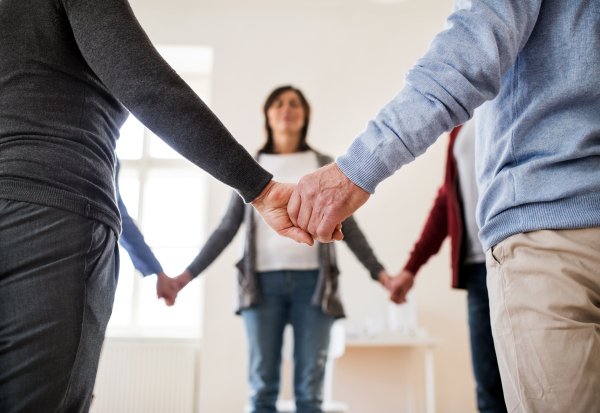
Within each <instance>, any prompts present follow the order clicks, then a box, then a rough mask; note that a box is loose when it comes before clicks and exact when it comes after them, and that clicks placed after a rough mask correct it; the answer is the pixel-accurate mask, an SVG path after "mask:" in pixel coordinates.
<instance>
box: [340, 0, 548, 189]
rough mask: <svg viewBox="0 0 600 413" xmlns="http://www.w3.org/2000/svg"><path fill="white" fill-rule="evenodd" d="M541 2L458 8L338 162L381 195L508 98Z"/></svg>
mask: <svg viewBox="0 0 600 413" xmlns="http://www.w3.org/2000/svg"><path fill="white" fill-rule="evenodd" d="M540 5H541V0H471V1H462V0H457V1H456V3H455V6H454V8H455V10H454V12H453V13H452V15H450V17H449V18H448V19H447V21H446V24H445V27H446V30H444V31H443V32H441V33H439V34H438V35H437V36H436V37H435V38H434V39H433V41H432V43H431V45H430V47H429V50H428V51H427V53H426V54H425V56H424V57H423V58H421V59H419V60H417V61H416V62H415V64H414V66H413V67H412V69H411V70H409V71H408V72H407V73H406V75H405V79H404V80H405V87H404V88H403V89H402V90H401V91H400V93H398V95H396V97H395V98H394V99H393V100H392V101H391V102H390V103H388V104H387V105H385V106H384V107H383V108H382V109H381V111H380V112H379V114H378V115H377V117H376V118H375V119H373V120H371V121H369V122H368V124H367V128H366V130H365V131H364V132H363V133H362V134H361V135H359V136H358V137H357V138H356V139H355V140H354V142H353V143H352V145H351V146H350V147H349V148H348V151H347V152H346V154H345V155H343V156H341V157H339V158H338V159H337V164H338V166H339V167H340V169H341V170H342V172H343V173H344V174H345V175H346V176H347V177H348V178H350V180H351V181H352V182H354V183H355V184H357V185H358V186H359V187H361V188H363V189H365V190H366V191H367V192H369V193H374V191H375V187H376V186H377V184H379V183H380V182H381V181H383V180H384V179H386V178H387V177H389V176H391V175H392V174H393V173H394V172H395V171H397V170H398V169H400V168H401V167H402V166H403V165H405V164H407V163H409V162H412V161H413V160H414V159H415V158H416V157H417V156H419V155H421V154H423V153H424V152H425V150H426V149H427V148H428V147H429V146H430V145H432V144H433V143H434V142H435V141H436V140H437V138H438V137H439V136H440V135H441V134H442V133H443V132H446V131H450V130H451V129H452V128H454V127H455V126H457V125H460V124H463V123H465V122H466V121H467V120H468V119H470V118H471V117H472V116H473V111H474V110H475V108H477V107H478V106H480V105H482V104H483V103H484V102H486V101H488V100H492V99H494V98H495V97H496V95H497V94H498V93H499V91H500V86H501V79H502V77H503V76H504V74H506V72H508V70H509V69H510V68H511V67H512V66H513V64H514V62H515V60H516V57H517V54H518V53H519V52H520V51H521V50H522V48H523V47H524V46H525V44H526V42H527V40H528V39H529V36H530V34H531V32H532V30H533V28H534V26H535V23H536V21H537V17H538V13H539V9H540Z"/></svg>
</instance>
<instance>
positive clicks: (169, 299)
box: [156, 271, 179, 306]
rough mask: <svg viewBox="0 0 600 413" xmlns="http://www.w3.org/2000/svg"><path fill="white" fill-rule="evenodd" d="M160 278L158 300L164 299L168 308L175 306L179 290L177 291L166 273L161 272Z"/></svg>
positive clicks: (157, 280) (157, 287)
mask: <svg viewBox="0 0 600 413" xmlns="http://www.w3.org/2000/svg"><path fill="white" fill-rule="evenodd" d="M157 275H158V278H157V279H156V295H157V296H158V298H164V299H165V303H166V304H167V305H168V306H172V305H173V304H175V298H176V297H177V292H178V291H179V290H177V289H176V287H175V284H174V283H173V279H172V278H170V277H169V276H168V275H167V274H165V273H164V272H162V271H161V272H159V273H158V274H157Z"/></svg>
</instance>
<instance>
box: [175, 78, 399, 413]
mask: <svg viewBox="0 0 600 413" xmlns="http://www.w3.org/2000/svg"><path fill="white" fill-rule="evenodd" d="M263 112H264V116H265V130H266V134H267V141H266V143H265V144H264V146H263V147H262V149H261V150H260V151H259V153H258V156H257V159H258V162H259V164H260V165H261V166H262V167H263V168H265V169H266V170H267V171H269V172H271V173H272V174H274V176H275V179H283V180H285V181H286V182H297V181H298V180H299V179H300V178H301V177H302V176H303V175H305V174H306V173H309V172H312V171H314V170H315V169H317V168H319V167H321V166H324V165H326V164H328V163H331V162H332V161H333V160H332V158H331V157H329V156H327V155H323V154H321V153H319V152H317V151H315V150H313V149H311V147H310V146H309V145H308V144H307V142H306V137H307V131H308V125H309V120H310V106H309V104H308V102H307V100H306V99H305V97H304V95H303V94H302V92H301V91H300V90H298V89H295V88H293V87H292V86H283V87H279V88H277V89H275V90H274V91H273V92H271V94H270V95H269V97H268V98H267V100H266V102H265V104H264V108H263ZM242 223H244V224H245V229H246V235H245V245H244V255H243V258H242V259H241V260H240V261H239V262H238V263H237V268H238V269H239V278H238V279H239V289H238V303H237V311H236V312H237V314H240V315H241V316H242V317H243V319H244V324H245V326H246V333H247V337H248V347H249V357H250V363H249V368H250V372H249V383H250V401H251V407H252V410H251V411H252V412H253V413H267V412H276V411H277V410H276V401H277V397H278V395H279V384H280V367H281V349H282V345H283V332H284V328H285V326H286V324H288V323H290V324H291V325H292V327H293V331H294V396H295V401H296V409H297V410H296V411H297V412H298V413H317V412H321V403H322V394H321V393H322V387H323V379H324V374H325V361H326V358H327V350H328V346H329V334H330V329H331V326H332V324H333V322H334V320H336V319H337V318H341V317H344V315H345V314H344V309H343V306H342V303H341V301H340V298H339V295H338V275H339V270H338V267H337V265H336V256H335V248H334V245H333V244H332V243H329V244H320V243H318V244H317V245H318V246H316V247H310V246H307V245H303V244H298V243H295V242H293V241H291V240H288V239H283V238H281V237H278V236H277V234H275V233H274V232H273V231H272V230H271V229H270V228H269V227H268V226H267V225H266V224H265V223H264V221H263V220H262V219H261V218H260V216H258V215H256V214H255V213H254V211H253V210H252V208H249V207H248V206H246V205H244V203H243V201H242V200H241V199H240V198H239V196H237V195H236V194H232V198H231V201H230V203H229V206H228V209H227V211H226V213H225V216H224V217H223V220H222V221H221V223H220V225H219V226H218V227H217V228H216V229H215V231H214V232H213V233H212V235H211V236H210V237H209V239H208V241H207V242H206V244H205V245H204V247H203V248H202V250H201V251H200V253H199V254H198V256H197V257H196V258H195V259H194V261H193V262H192V263H191V264H190V265H189V266H188V268H187V269H186V270H185V271H184V272H183V273H182V274H181V275H179V276H178V277H175V278H174V279H173V283H175V284H176V285H177V289H181V288H183V287H185V285H187V284H188V283H189V282H190V281H191V280H192V279H193V278H194V277H196V276H198V274H200V273H201V272H202V271H204V270H205V269H206V268H207V267H208V266H209V265H210V264H211V263H212V262H213V261H214V260H215V259H216V258H217V257H218V256H219V254H220V253H221V252H222V251H223V250H224V249H225V247H227V245H229V243H230V242H231V241H232V240H233V238H234V236H235V235H236V233H237V231H238V229H239V228H240V226H241V225H242ZM342 230H343V233H344V241H346V243H347V245H348V247H349V248H350V249H351V250H352V252H353V253H354V254H355V255H356V257H357V258H358V259H359V261H360V262H361V263H362V264H363V265H364V266H365V268H367V270H368V271H369V273H370V275H371V277H372V278H373V279H374V280H376V281H379V282H380V283H381V284H382V285H385V284H386V283H389V280H390V277H389V275H388V273H387V272H386V271H385V269H384V268H383V266H382V265H381V264H380V263H379V261H378V260H377V258H376V257H375V255H374V253H373V251H372V249H371V247H370V246H369V244H368V243H367V240H366V238H365V236H364V235H363V233H362V232H361V230H360V229H359V227H358V225H357V224H356V221H355V220H354V218H353V217H349V218H348V219H346V220H345V221H344V222H343V228H342Z"/></svg>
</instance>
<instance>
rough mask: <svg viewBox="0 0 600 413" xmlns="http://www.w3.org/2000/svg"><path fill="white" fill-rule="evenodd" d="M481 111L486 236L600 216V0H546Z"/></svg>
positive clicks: (481, 216)
mask: <svg viewBox="0 0 600 413" xmlns="http://www.w3.org/2000/svg"><path fill="white" fill-rule="evenodd" d="M478 117H479V118H478V131H477V132H478V133H477V140H478V141H477V175H478V183H479V189H480V192H481V197H480V198H481V203H480V206H479V211H478V214H477V220H478V224H479V226H480V227H481V233H480V238H481V240H482V242H483V244H484V246H487V247H490V246H492V245H494V244H495V243H497V242H498V241H499V240H501V239H503V238H505V237H506V236H509V235H512V233H516V232H524V231H527V230H533V229H536V228H537V227H540V226H541V227H544V226H554V227H555V228H563V227H584V226H586V225H590V224H591V225H594V222H596V221H599V223H597V224H596V225H598V224H600V210H599V209H600V208H598V206H599V203H600V167H599V165H600V2H598V1H596V0H576V1H570V2H566V1H544V2H542V4H541V6H540V12H539V17H538V20H537V23H536V25H535V27H534V29H533V32H532V33H531V36H530V37H529V39H528V41H527V43H526V44H525V46H524V48H523V50H521V52H520V53H519V54H518V57H517V59H516V61H515V63H514V65H513V67H512V68H511V69H510V70H509V71H508V72H507V73H506V74H505V75H504V77H503V78H502V87H501V90H500V93H499V95H498V96H497V97H496V98H495V99H494V100H492V101H490V102H488V103H486V104H484V105H483V106H482V107H481V109H480V110H479V113H478ZM511 232H512V233H511Z"/></svg>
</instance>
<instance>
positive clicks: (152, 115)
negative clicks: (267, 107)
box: [60, 0, 272, 202]
mask: <svg viewBox="0 0 600 413" xmlns="http://www.w3.org/2000/svg"><path fill="white" fill-rule="evenodd" d="M60 1H62V3H63V5H64V8H65V11H66V13H67V16H68V19H69V22H70V25H71V29H72V30H73V34H74V37H75V41H76V42H77V46H78V48H79V50H80V51H81V54H82V55H83V57H84V59H85V61H86V62H87V64H88V65H89V66H90V67H91V69H92V70H93V71H94V73H95V74H96V75H97V76H98V77H99V78H100V80H101V81H102V83H103V84H104V85H106V87H107V88H108V90H110V92H111V93H112V94H114V96H116V97H117V98H118V99H119V101H120V102H121V103H122V104H123V105H124V106H125V107H126V108H127V109H128V110H129V111H130V112H131V113H132V114H134V115H135V116H136V117H137V118H138V119H139V120H140V121H141V122H142V123H143V124H144V125H146V126H147V127H148V128H149V129H150V130H152V132H154V133H155V134H156V135H158V136H159V137H160V138H161V139H163V140H164V141H165V142H167V143H168V144H169V145H170V146H171V147H173V148H174V149H175V150H176V151H178V152H179V153H181V154H182V155H183V156H184V157H186V158H187V159H189V160H190V161H191V162H192V163H194V164H195V165H197V166H199V167H200V168H202V169H204V170H205V171H207V172H208V173H210V174H211V175H212V176H214V177H215V178H217V179H218V180H219V181H221V182H223V183H225V184H227V185H229V186H231V187H233V188H234V189H236V190H237V191H238V192H239V193H240V195H241V196H242V197H243V198H244V200H245V201H246V202H250V201H252V200H253V199H254V198H255V197H256V196H258V195H259V194H260V192H261V191H262V189H264V187H265V186H266V184H267V183H268V182H269V181H270V180H271V178H272V175H271V174H269V173H268V172H266V171H265V170H264V169H263V168H261V167H260V166H259V165H258V164H257V163H256V161H254V159H253V158H252V156H250V154H249V153H248V152H247V151H246V150H245V149H244V148H243V147H242V146H241V145H240V144H239V143H238V142H237V141H236V140H235V139H234V138H233V137H232V136H231V134H230V133H229V131H228V130H227V129H226V128H225V126H223V124H222V123H221V122H220V121H219V119H218V118H217V117H216V116H215V115H214V114H213V113H212V111H211V110H210V109H209V108H208V107H207V106H206V105H205V104H204V102H202V100H201V99H200V98H199V97H198V96H197V95H196V93H194V91H193V90H192V89H191V88H190V87H189V86H188V85H187V84H186V83H185V82H184V81H183V80H182V79H181V78H180V77H179V76H178V75H177V73H175V71H174V70H173V69H172V68H171V67H170V66H169V65H168V64H167V63H166V62H165V61H164V60H163V59H162V57H161V56H160V55H159V53H158V52H157V51H156V49H155V48H154V46H153V45H152V43H151V42H150V40H149V38H148V36H147V35H146V33H145V32H144V30H143V29H142V27H141V26H140V25H139V23H138V21H137V19H136V18H135V15H134V14H133V11H132V9H131V7H130V6H129V3H128V2H127V1H126V0H60Z"/></svg>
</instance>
